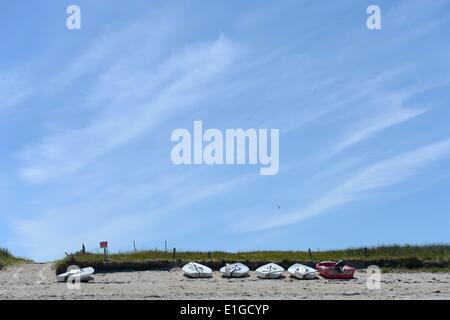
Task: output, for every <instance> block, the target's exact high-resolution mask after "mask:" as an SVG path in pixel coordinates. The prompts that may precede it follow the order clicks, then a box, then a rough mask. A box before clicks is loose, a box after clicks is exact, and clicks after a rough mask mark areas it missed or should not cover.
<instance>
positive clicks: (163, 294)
mask: <svg viewBox="0 0 450 320" xmlns="http://www.w3.org/2000/svg"><path fill="white" fill-rule="evenodd" d="M285 275H286V276H285V277H284V278H283V279H280V280H260V279H257V278H256V276H255V273H254V272H251V275H250V277H248V278H244V279H231V280H229V279H224V278H222V277H221V276H220V274H219V273H218V272H214V277H213V278H211V279H188V278H186V277H184V276H183V274H182V272H181V270H179V269H174V270H172V271H139V272H116V273H98V274H95V278H94V280H93V281H91V282H89V283H87V284H81V289H80V290H70V289H68V288H67V285H66V284H65V283H56V282H55V273H54V270H53V268H52V265H51V264H29V265H23V266H17V267H11V268H8V269H6V270H3V271H0V300H2V299H301V300H303V299H450V273H424V272H411V273H385V274H382V281H381V289H380V290H368V289H367V285H366V279H367V274H366V273H365V272H357V273H356V277H357V279H353V280H349V281H339V280H325V279H323V278H320V280H310V281H305V280H297V279H292V278H291V277H290V276H289V275H288V274H287V273H286V274H285Z"/></svg>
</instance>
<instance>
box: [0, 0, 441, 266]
mask: <svg viewBox="0 0 450 320" xmlns="http://www.w3.org/2000/svg"><path fill="white" fill-rule="evenodd" d="M73 3H75V4H77V5H79V6H80V8H81V13H82V28H81V30H72V31H69V30H68V29H67V28H66V26H65V23H66V18H67V14H66V8H67V6H68V5H70V4H73ZM370 4H377V5H379V6H380V8H381V14H382V29H381V30H368V29H367V27H366V19H367V17H368V15H367V14H366V8H367V7H368V6H369V5H370ZM1 9H2V10H0V43H1V50H0V154H1V157H0V246H4V247H8V248H10V249H11V250H12V251H13V252H14V253H15V254H18V255H22V256H27V257H31V258H33V259H36V260H38V261H43V260H49V259H55V258H59V257H61V256H62V255H63V254H64V252H65V251H66V252H71V251H76V250H78V249H79V248H80V246H81V243H85V244H86V247H87V248H88V249H89V250H92V251H96V250H98V249H97V248H98V243H99V241H102V240H108V241H109V243H110V247H111V250H113V251H117V250H130V249H132V242H133V240H136V242H137V246H138V248H141V249H144V248H150V249H152V248H155V247H158V248H162V247H163V245H164V240H168V243H169V246H170V247H174V246H175V247H177V249H178V250H228V251H237V250H259V249H286V250H291V249H299V250H302V249H308V248H311V249H313V250H315V249H328V248H342V247H349V246H370V245H377V244H388V243H434V242H450V233H449V230H450V216H449V215H450V213H449V212H450V198H449V197H448V195H449V189H450V166H449V163H450V125H449V120H450V109H449V107H450V106H449V101H450V99H449V98H450V90H449V89H450V72H449V71H450V59H449V56H450V44H449V42H448V30H450V1H441V0H436V1H425V0H421V1H419V0H417V1H401V0H398V1H298V0H295V1H294V0H292V1H287V0H283V1H272V2H264V3H262V2H261V1H245V2H244V1H183V2H181V1H151V2H149V1H140V0H133V1H128V2H127V3H126V4H125V3H124V2H123V1H111V0H108V1H82V0H79V1H76V2H73V1H59V0H58V1H50V0H46V1H39V2H38V1H34V2H32V3H29V1H14V2H8V3H6V2H5V3H2V5H1ZM194 120H202V121H203V125H204V126H205V127H207V128H219V129H222V130H225V129H226V128H244V129H247V128H268V129H270V128H279V129H280V171H279V173H278V174H277V175H274V176H261V175H259V170H258V169H257V168H255V166H248V165H247V166H175V165H173V164H172V162H171V159H170V152H171V149H172V147H173V145H174V143H173V142H171V141H170V135H171V132H172V131H173V130H175V129H177V128H188V129H191V128H192V126H193V122H194Z"/></svg>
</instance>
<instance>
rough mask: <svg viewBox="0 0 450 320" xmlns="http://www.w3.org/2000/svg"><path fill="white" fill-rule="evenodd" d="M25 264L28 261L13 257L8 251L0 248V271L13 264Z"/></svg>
mask: <svg viewBox="0 0 450 320" xmlns="http://www.w3.org/2000/svg"><path fill="white" fill-rule="evenodd" d="M25 262H28V260H26V259H21V258H17V257H14V256H13V255H12V254H11V253H10V252H9V250H8V249H5V248H0V269H2V268H4V267H6V266H10V265H13V264H18V263H25Z"/></svg>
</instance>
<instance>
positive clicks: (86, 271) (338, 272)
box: [56, 260, 355, 282]
mask: <svg viewBox="0 0 450 320" xmlns="http://www.w3.org/2000/svg"><path fill="white" fill-rule="evenodd" d="M182 270H183V272H184V274H185V275H186V276H188V277H191V278H209V277H212V270H211V268H209V267H207V266H205V265H202V264H200V263H197V262H189V263H188V264H186V265H184V266H183V268H182ZM284 271H285V270H284V268H283V267H281V266H279V265H277V264H275V263H268V264H265V265H263V266H261V267H259V268H258V269H256V276H257V277H258V278H262V279H276V278H280V277H281V276H282V274H283V273H284ZM94 272H95V270H94V268H91V267H87V268H81V269H80V268H75V269H71V270H68V271H67V272H65V273H62V274H59V275H57V277H56V280H57V281H58V282H72V281H74V280H79V281H89V280H91V279H92V275H93V274H94ZM249 272H250V268H249V267H247V266H246V265H245V264H243V263H240V262H238V263H231V264H226V265H225V266H223V267H222V268H220V273H221V274H222V275H223V276H224V277H227V278H242V277H245V276H247V275H248V273H249ZM288 272H289V273H290V274H291V275H292V276H293V277H295V278H298V279H315V278H317V275H318V274H320V275H321V276H322V277H324V278H326V279H352V278H353V275H354V273H355V269H354V268H353V267H351V266H349V265H347V264H345V263H344V261H342V260H341V261H338V262H333V261H324V262H320V263H318V264H317V265H316V269H314V268H311V267H308V266H305V265H303V264H300V263H296V264H294V265H292V266H291V267H289V269H288Z"/></svg>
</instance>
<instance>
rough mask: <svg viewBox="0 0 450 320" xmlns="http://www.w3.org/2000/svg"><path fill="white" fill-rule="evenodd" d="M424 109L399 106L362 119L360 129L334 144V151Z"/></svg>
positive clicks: (412, 116)
mask: <svg viewBox="0 0 450 320" xmlns="http://www.w3.org/2000/svg"><path fill="white" fill-rule="evenodd" d="M425 111H426V109H417V110H411V109H405V108H400V109H397V110H392V111H387V112H383V113H381V114H380V115H377V116H375V117H374V119H370V120H368V121H367V120H366V121H362V124H360V127H361V129H358V130H356V131H354V132H352V133H350V134H349V135H348V136H347V137H345V138H344V140H343V141H342V142H340V143H338V144H337V145H336V146H335V148H334V152H339V151H342V150H343V149H345V148H347V147H350V146H352V145H354V144H356V143H358V142H361V141H362V140H365V139H368V138H370V137H372V136H374V135H376V134H377V133H380V132H381V131H383V130H385V129H388V128H390V127H393V126H395V125H398V124H401V123H403V122H405V121H407V120H410V119H413V118H415V117H417V116H419V115H421V114H423V113H424V112H425Z"/></svg>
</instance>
